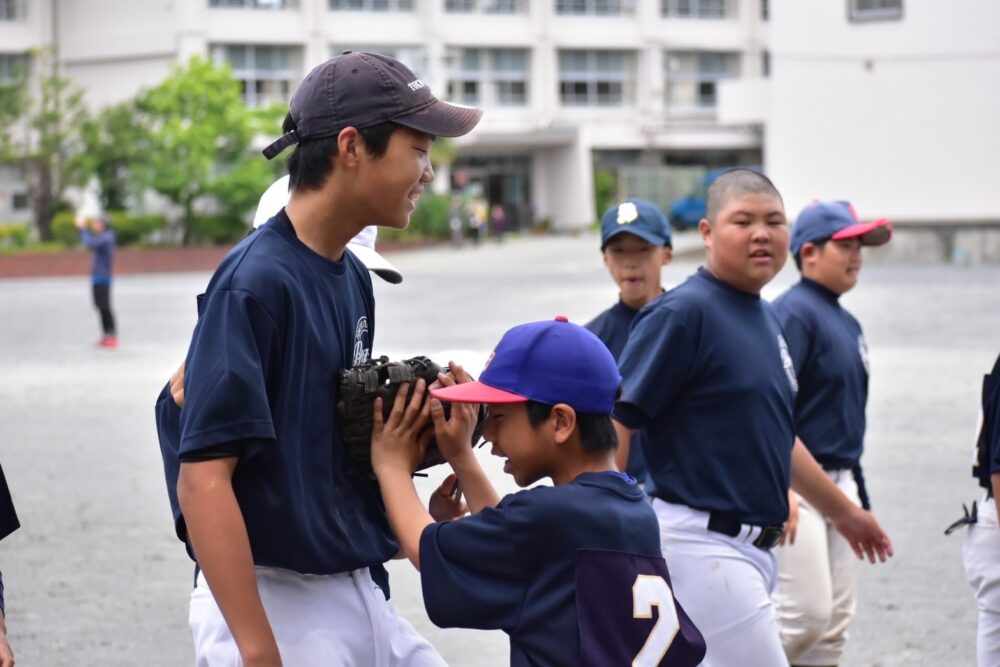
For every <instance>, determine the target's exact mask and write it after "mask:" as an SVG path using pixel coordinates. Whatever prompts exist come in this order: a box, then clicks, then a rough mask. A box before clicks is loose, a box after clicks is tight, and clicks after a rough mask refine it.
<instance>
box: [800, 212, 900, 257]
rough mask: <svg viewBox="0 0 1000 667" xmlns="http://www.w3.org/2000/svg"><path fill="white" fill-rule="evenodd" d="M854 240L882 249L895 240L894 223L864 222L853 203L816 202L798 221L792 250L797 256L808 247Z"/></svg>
mask: <svg viewBox="0 0 1000 667" xmlns="http://www.w3.org/2000/svg"><path fill="white" fill-rule="evenodd" d="M854 238H857V239H861V245H866V246H878V245H883V244H885V243H888V242H889V239H891V238H892V223H891V222H889V220H888V219H886V218H879V219H878V220H872V221H871V222H861V220H860V219H859V218H858V213H857V211H855V210H854V207H853V206H851V204H850V202H846V201H817V202H813V203H812V204H810V205H809V206H807V207H805V208H804V209H803V210H802V212H801V213H799V217H798V218H797V219H796V220H795V225H794V226H793V227H792V244H791V250H792V254H793V255H798V254H799V251H801V250H802V246H803V245H805V244H806V243H817V242H819V241H829V240H834V241H836V240H840V239H854Z"/></svg>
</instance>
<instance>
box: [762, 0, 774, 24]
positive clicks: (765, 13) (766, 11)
mask: <svg viewBox="0 0 1000 667" xmlns="http://www.w3.org/2000/svg"><path fill="white" fill-rule="evenodd" d="M770 18H771V6H770V3H768V1H767V0H760V20H761V21H767V20H769V19H770Z"/></svg>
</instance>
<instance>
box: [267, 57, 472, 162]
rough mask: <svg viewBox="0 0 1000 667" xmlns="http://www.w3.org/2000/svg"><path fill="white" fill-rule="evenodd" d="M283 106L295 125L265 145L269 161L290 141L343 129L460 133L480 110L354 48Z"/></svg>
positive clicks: (333, 60)
mask: <svg viewBox="0 0 1000 667" xmlns="http://www.w3.org/2000/svg"><path fill="white" fill-rule="evenodd" d="M288 110H289V112H290V113H291V115H292V120H293V121H295V129H294V130H292V131H291V132H288V133H287V134H285V135H283V136H281V137H280V138H278V139H277V140H276V141H275V142H274V143H272V144H271V145H270V146H268V147H267V148H265V149H264V157H266V158H267V159H268V160H270V159H271V158H273V157H275V156H276V155H278V154H279V153H281V151H283V150H285V149H286V148H288V147H289V146H292V145H294V144H299V143H302V142H305V141H310V140H313V139H321V138H323V137H335V136H337V135H338V134H339V133H340V131H341V130H343V129H344V128H345V127H356V128H358V129H364V128H366V127H371V126H373V125H378V124H380V123H385V122H387V121H392V122H395V123H399V124H400V125H405V126H406V127H409V128H412V129H414V130H419V131H420V132H426V133H427V134H430V135H433V136H435V137H459V136H462V135H463V134H468V133H469V132H470V131H471V130H472V128H474V127H475V126H476V124H477V123H479V119H480V118H482V116H483V112H482V110H481V109H476V108H474V107H467V106H462V105H459V104H451V103H449V102H443V101H441V100H439V99H438V98H436V97H434V95H433V94H432V93H431V89H430V86H428V85H427V84H426V83H424V82H423V81H421V80H420V79H418V78H417V77H416V75H415V74H414V73H413V72H411V71H410V69H409V68H408V67H406V66H405V65H403V64H402V63H401V62H399V61H398V60H394V59H392V58H389V57H387V56H383V55H380V54H377V53H361V52H354V51H344V52H343V53H342V54H340V55H339V56H335V57H333V58H331V59H330V60H327V61H326V62H325V63H323V64H322V65H319V66H317V67H315V68H313V70H312V71H311V72H309V74H308V75H306V78H305V79H303V80H302V83H300V84H299V87H298V89H297V90H296V91H295V94H294V95H292V101H291V102H290V103H289V105H288Z"/></svg>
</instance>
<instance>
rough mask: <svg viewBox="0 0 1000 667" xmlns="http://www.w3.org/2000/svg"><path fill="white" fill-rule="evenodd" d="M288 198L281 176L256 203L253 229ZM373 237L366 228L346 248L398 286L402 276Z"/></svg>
mask: <svg viewBox="0 0 1000 667" xmlns="http://www.w3.org/2000/svg"><path fill="white" fill-rule="evenodd" d="M290 196H291V194H290V193H289V192H288V176H282V177H281V178H279V179H278V180H276V181H275V182H274V183H272V184H271V186H270V187H269V188H268V189H267V190H265V191H264V194H263V195H261V197H260V201H259V202H257V212H256V213H255V214H254V216H253V226H254V229H256V228H257V227H260V226H261V225H263V224H264V223H265V222H267V221H268V220H270V219H271V218H273V217H274V216H275V214H276V213H277V212H278V211H280V210H281V209H282V208H283V207H284V206H285V204H287V203H288V199H289V197H290ZM375 237H376V228H375V227H366V228H365V229H363V230H362V231H361V233H359V234H358V235H357V236H355V237H354V238H353V239H351V240H350V241H349V242H348V244H347V247H348V248H349V249H350V251H351V252H352V253H354V256H355V257H357V258H358V259H359V260H361V263H362V264H364V265H365V268H367V269H368V270H369V271H371V272H372V273H374V274H375V275H377V276H378V277H379V278H381V279H382V280H384V281H386V282H387V283H392V284H393V285H398V284H399V283H401V282H403V274H402V273H400V272H399V269H397V268H396V267H395V266H393V265H392V263H391V262H390V261H389V260H387V259H386V258H385V257H383V256H382V255H380V254H378V252H377V251H376V250H375Z"/></svg>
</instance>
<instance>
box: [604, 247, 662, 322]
mask: <svg viewBox="0 0 1000 667" xmlns="http://www.w3.org/2000/svg"><path fill="white" fill-rule="evenodd" d="M672 257H673V251H672V250H671V249H670V248H669V247H667V246H656V245H653V244H652V243H650V242H649V241H646V240H645V239H641V238H639V237H638V236H636V235H635V234H629V233H628V232H623V233H620V234H617V235H615V236H613V237H612V238H611V239H610V240H609V241H608V243H607V245H606V246H604V265H605V266H607V267H608V272H609V273H611V278H612V279H613V280H614V281H615V283H616V284H617V285H618V289H619V290H620V291H621V299H622V301H623V302H624V303H625V305H627V306H629V307H630V308H633V309H635V310H638V309H639V308H642V307H643V306H645V305H646V304H647V303H649V302H650V301H652V300H653V299H655V298H656V297H657V296H659V294H660V292H661V289H662V288H661V287H660V283H661V280H660V270H661V269H662V268H663V266H664V265H666V264H669V263H670V260H671V258H672Z"/></svg>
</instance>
